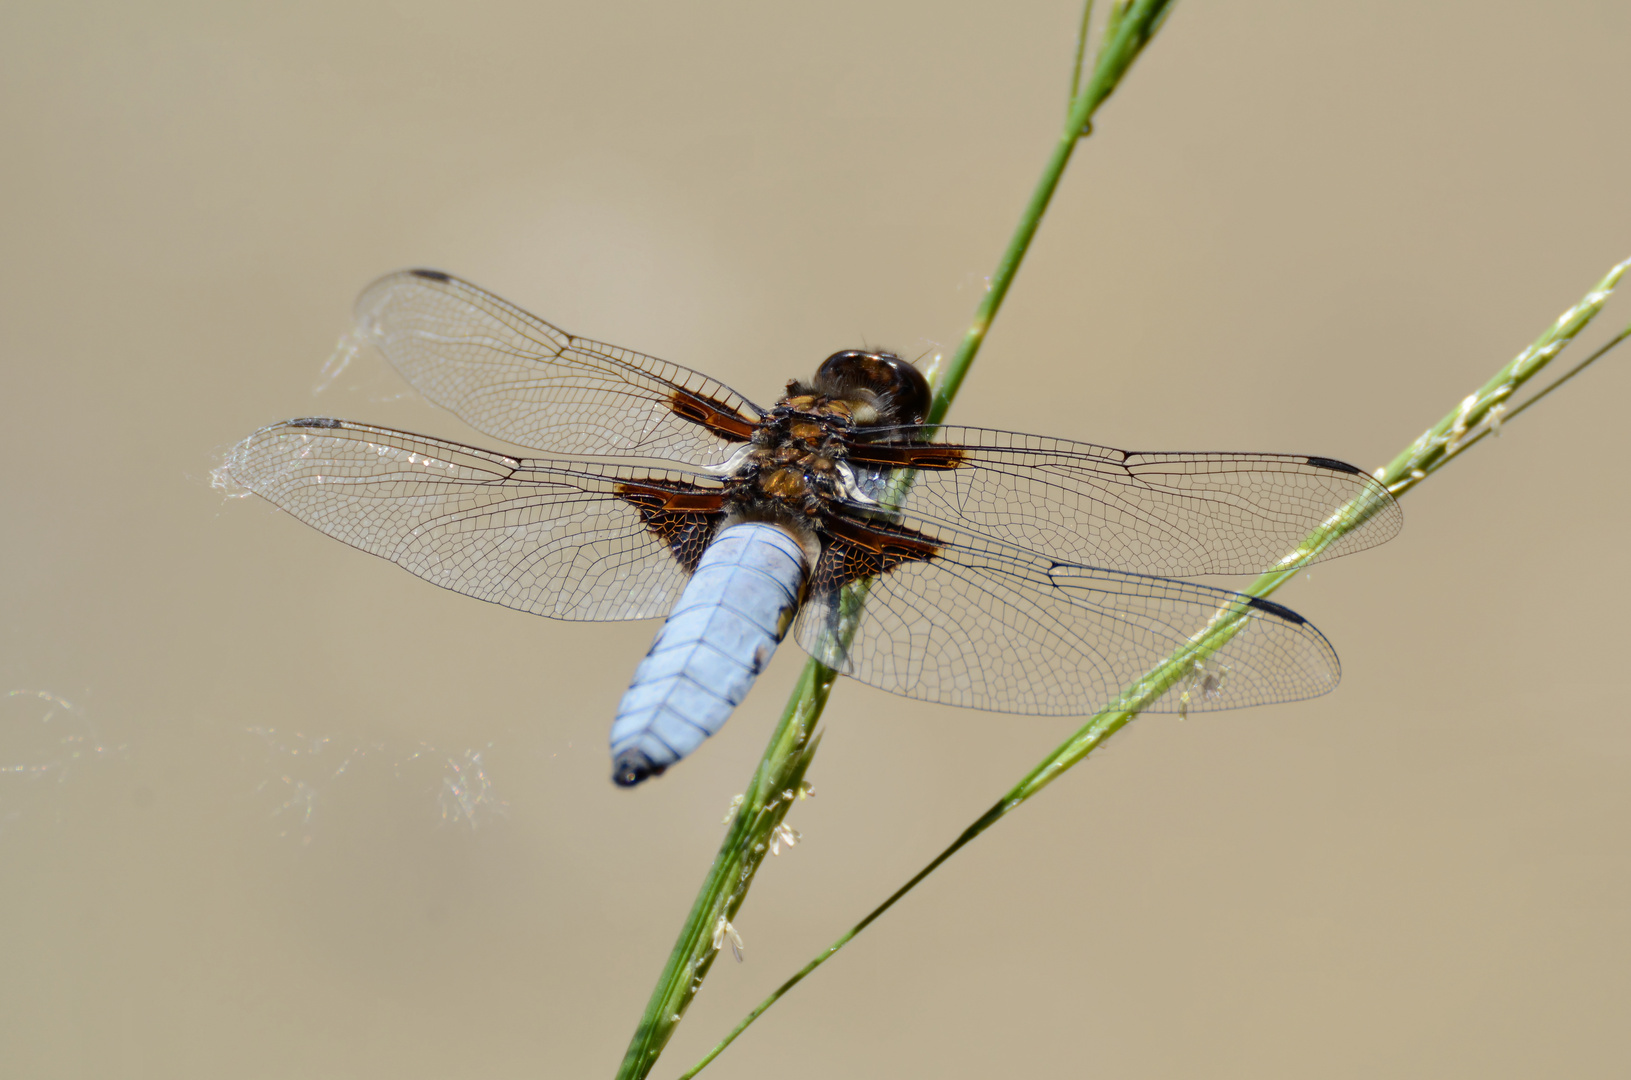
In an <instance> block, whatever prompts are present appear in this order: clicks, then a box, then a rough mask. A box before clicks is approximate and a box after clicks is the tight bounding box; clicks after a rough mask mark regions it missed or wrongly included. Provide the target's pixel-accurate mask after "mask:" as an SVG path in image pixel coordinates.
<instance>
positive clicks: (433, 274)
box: [408, 269, 453, 281]
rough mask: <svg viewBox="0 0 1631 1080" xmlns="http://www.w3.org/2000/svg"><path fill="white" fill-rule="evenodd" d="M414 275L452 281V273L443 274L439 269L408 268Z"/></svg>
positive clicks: (432, 279)
mask: <svg viewBox="0 0 1631 1080" xmlns="http://www.w3.org/2000/svg"><path fill="white" fill-rule="evenodd" d="M408 273H410V274H412V275H413V276H414V277H422V278H429V279H430V280H431V281H452V280H453V275H451V274H444V273H442V272H441V271H440V270H417V269H416V270H409V271H408Z"/></svg>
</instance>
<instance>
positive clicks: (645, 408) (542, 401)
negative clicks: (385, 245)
mask: <svg viewBox="0 0 1631 1080" xmlns="http://www.w3.org/2000/svg"><path fill="white" fill-rule="evenodd" d="M356 318H357V328H358V332H359V334H360V335H361V336H362V338H363V339H364V340H366V341H369V342H372V343H373V344H375V345H377V346H378V347H379V348H380V349H381V351H383V352H384V353H385V356H386V358H387V359H389V360H390V362H391V363H392V365H394V366H395V367H396V369H397V370H398V371H400V372H401V373H402V374H403V376H404V377H406V378H407V380H408V381H409V382H411V383H412V384H413V385H414V386H415V387H417V388H418V389H419V390H420V391H421V392H422V393H423V394H424V395H425V396H426V397H427V398H429V399H430V400H431V401H433V402H435V403H436V404H438V405H440V406H442V407H443V408H446V409H448V410H449V411H451V412H453V413H455V414H456V415H458V416H459V417H460V418H461V419H462V420H464V421H465V422H466V423H468V424H469V425H470V426H471V427H474V428H476V429H477V430H480V431H484V432H486V433H487V434H489V435H492V436H495V437H496V438H500V439H503V440H505V441H506V442H510V443H514V444H515V445H518V446H525V447H531V448H534V449H538V450H543V451H545V452H547V453H552V454H582V455H589V456H598V457H609V456H617V455H627V456H639V457H653V458H666V459H669V460H672V461H677V462H680V463H683V464H688V465H699V466H708V465H718V464H720V463H721V462H723V461H725V460H726V459H728V458H729V457H730V454H731V453H732V451H733V450H734V449H735V448H736V444H739V443H741V442H743V441H745V440H746V439H747V438H748V436H749V435H750V434H751V433H752V429H753V425H754V424H755V423H757V422H758V419H759V417H760V416H761V415H762V413H761V410H760V409H759V408H758V407H757V406H755V405H753V404H752V403H750V402H748V401H747V400H746V399H745V398H743V397H742V396H741V395H739V394H737V393H736V392H735V391H733V390H731V389H730V388H729V387H728V386H725V385H724V384H723V383H720V382H716V381H715V380H713V379H710V378H708V377H707V376H705V375H702V374H700V373H698V372H695V371H691V370H690V369H688V368H683V367H680V366H679V365H678V364H670V363H668V362H666V361H663V360H658V359H656V358H655V357H650V356H643V355H641V354H640V353H636V352H633V351H631V350H628V349H622V348H618V347H616V346H613V345H603V344H601V343H599V342H594V341H589V340H588V339H586V338H578V337H573V336H572V335H570V334H568V333H566V332H565V331H563V330H560V329H558V328H556V327H554V326H551V325H550V324H549V323H547V322H545V321H543V320H542V319H540V318H538V317H537V316H535V315H531V314H529V313H528V312H526V311H523V310H522V309H521V308H519V307H516V306H515V305H514V304H511V303H509V302H508V301H506V300H501V299H499V298H498V297H497V296H494V295H493V294H492V293H489V292H487V291H486V290H484V289H480V288H477V287H476V286H474V285H471V284H470V283H469V282H466V281H462V280H460V279H459V278H456V277H453V276H452V275H450V274H444V273H442V272H440V271H435V270H404V271H402V272H400V273H396V274H391V275H389V276H387V277H383V278H381V279H380V280H378V281H376V282H374V283H373V284H372V285H370V286H369V287H368V288H367V289H365V290H364V291H363V294H362V296H361V297H359V298H358V300H357V310H356Z"/></svg>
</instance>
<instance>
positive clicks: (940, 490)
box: [850, 428, 1403, 577]
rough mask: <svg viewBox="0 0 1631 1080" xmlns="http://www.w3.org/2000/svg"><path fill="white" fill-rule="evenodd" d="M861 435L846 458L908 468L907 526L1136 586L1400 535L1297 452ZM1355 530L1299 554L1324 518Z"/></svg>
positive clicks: (1372, 492)
mask: <svg viewBox="0 0 1631 1080" xmlns="http://www.w3.org/2000/svg"><path fill="white" fill-rule="evenodd" d="M925 432H926V429H922V428H918V429H910V428H904V429H893V430H880V431H878V432H876V433H871V434H870V437H871V438H876V439H880V440H882V439H887V440H888V441H887V442H880V443H877V444H873V445H868V444H867V441H866V439H867V437H868V436H867V435H863V436H862V437H860V438H858V439H857V441H856V442H855V443H853V444H852V446H851V451H850V453H851V458H852V461H854V462H855V463H856V464H857V465H863V466H864V465H867V464H870V465H871V466H872V468H873V469H874V474H875V475H876V476H878V477H880V478H881V477H883V476H886V475H887V474H888V472H889V471H890V469H891V466H893V467H901V466H915V467H916V468H917V473H916V476H915V477H914V478H913V483H912V486H911V490H910V491H909V493H908V494H907V496H906V500H905V505H904V516H903V520H905V521H906V522H908V523H911V524H916V525H918V526H919V527H922V528H924V529H927V530H929V531H931V532H933V531H935V530H937V529H939V528H941V527H945V526H952V527H960V528H962V529H965V530H968V531H970V532H975V533H979V534H981V535H985V536H989V537H991V538H993V539H995V540H999V541H1002V542H1004V543H1009V544H1014V545H1017V546H1020V547H1025V548H1029V549H1032V550H1035V551H1045V552H1048V553H1049V554H1051V555H1053V556H1055V557H1056V558H1058V559H1061V560H1064V561H1068V562H1078V563H1084V564H1088V565H1092V566H1102V567H1113V568H1115V569H1117V570H1123V571H1127V572H1129V573H1135V574H1152V575H1156V576H1162V577H1192V576H1197V575H1203V574H1256V573H1261V572H1263V571H1266V570H1271V569H1275V568H1278V567H1290V566H1304V565H1308V564H1310V563H1314V562H1318V561H1320V560H1322V559H1329V558H1334V557H1336V556H1338V555H1346V554H1349V553H1351V552H1355V551H1361V550H1363V549H1365V548H1368V547H1373V546H1375V545H1377V544H1380V543H1382V542H1383V541H1386V540H1388V539H1390V538H1391V537H1392V536H1393V535H1394V534H1395V533H1397V532H1398V531H1399V529H1400V527H1401V526H1402V524H1403V515H1402V514H1401V513H1400V511H1399V507H1398V504H1397V503H1396V502H1394V500H1393V497H1392V496H1391V495H1389V494H1388V493H1387V490H1386V489H1385V488H1383V487H1382V485H1381V484H1380V483H1378V482H1377V481H1376V480H1375V479H1374V478H1373V477H1371V476H1369V475H1367V474H1366V473H1365V472H1364V471H1363V470H1360V469H1358V468H1355V467H1354V466H1352V465H1348V464H1345V463H1343V462H1340V461H1336V460H1333V459H1331V458H1322V457H1312V456H1309V455H1301V454H1245V453H1241V454H1236V453H1134V452H1129V451H1125V450H1115V449H1111V448H1109V447H1102V446H1094V445H1092V444H1090V443H1080V442H1072V441H1070V440H1066V439H1050V438H1045V437H1042V436H1038V435H1024V434H1020V433H1017V432H1011V431H993V430H987V429H982V428H944V429H941V430H940V435H941V436H943V437H944V438H945V439H946V440H947V441H946V442H942V443H921V442H919V443H918V444H917V445H901V444H902V443H907V444H910V443H911V442H912V441H913V440H914V439H917V438H922V437H923V434H924V433H925ZM1342 517H1346V518H1348V519H1351V520H1355V521H1357V522H1358V527H1357V528H1355V529H1354V530H1353V531H1351V532H1349V533H1347V534H1346V535H1344V536H1342V537H1341V538H1340V539H1338V540H1337V541H1336V542H1334V543H1332V544H1331V545H1329V546H1328V547H1325V548H1321V549H1319V550H1308V549H1304V548H1302V546H1301V545H1302V544H1303V541H1304V540H1305V538H1306V537H1307V536H1308V535H1309V534H1310V533H1311V532H1312V531H1313V530H1315V529H1317V528H1318V527H1319V526H1320V525H1322V524H1324V523H1325V522H1327V521H1328V520H1331V519H1333V518H1342Z"/></svg>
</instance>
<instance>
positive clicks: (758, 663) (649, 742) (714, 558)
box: [611, 522, 809, 786]
mask: <svg viewBox="0 0 1631 1080" xmlns="http://www.w3.org/2000/svg"><path fill="white" fill-rule="evenodd" d="M808 573H809V566H808V562H807V560H806V556H805V553H804V549H803V547H802V546H801V545H800V544H799V542H798V541H797V540H795V539H794V538H793V537H792V536H791V535H790V534H789V533H787V532H786V531H784V530H782V529H780V528H777V527H776V526H774V525H767V524H763V523H760V522H747V523H743V524H739V525H730V526H727V527H726V528H724V529H722V530H720V532H719V535H718V536H716V537H715V538H714V541H713V543H711V544H709V545H708V547H707V549H706V550H705V551H704V552H703V553H702V558H701V561H700V562H698V564H697V568H696V572H695V573H694V574H692V576H691V580H690V582H689V583H688V584H687V585H686V587H685V592H684V593H683V594H682V595H681V596H680V600H679V603H677V604H676V605H674V610H673V612H672V613H671V614H670V615H669V616H668V620H667V621H666V622H664V623H663V627H662V629H661V630H659V631H657V638H656V640H655V641H653V642H652V643H651V651H650V652H648V653H646V657H645V659H644V660H642V661H640V666H639V667H638V668H636V669H635V672H634V680H633V682H631V683H630V684H629V689H628V691H627V692H626V693H625V694H624V695H623V701H622V703H621V704H620V705H619V706H618V709H617V719H616V720H614V721H613V722H612V735H611V742H612V778H613V779H614V780H616V781H617V782H618V783H619V784H622V785H625V786H629V785H633V784H638V783H639V782H640V781H641V780H644V779H646V778H647V777H649V776H655V775H657V774H659V773H661V772H662V771H663V770H664V769H666V768H668V766H670V765H672V764H674V763H675V762H676V761H678V760H680V758H683V757H685V756H686V755H687V754H689V753H691V752H692V751H693V750H695V749H696V748H697V747H699V746H701V745H702V740H704V739H706V738H707V737H708V736H710V735H712V734H714V733H715V732H717V731H718V730H719V729H720V727H721V726H723V725H724V723H725V721H726V720H727V719H728V718H729V717H730V715H731V712H732V711H733V710H735V708H736V707H737V706H738V705H740V704H741V703H742V699H743V698H745V697H746V696H747V693H748V691H749V690H750V689H751V688H752V687H753V680H754V679H756V678H758V675H759V672H760V671H762V670H764V667H765V665H766V664H768V663H769V662H770V658H771V656H773V655H774V654H775V652H776V646H777V645H778V644H780V643H781V640H782V638H783V637H784V636H785V635H786V633H787V627H788V624H789V623H790V622H791V621H792V618H793V615H794V613H795V612H797V610H798V605H799V597H800V594H801V593H802V592H803V590H804V580H805V578H806V576H807V575H808Z"/></svg>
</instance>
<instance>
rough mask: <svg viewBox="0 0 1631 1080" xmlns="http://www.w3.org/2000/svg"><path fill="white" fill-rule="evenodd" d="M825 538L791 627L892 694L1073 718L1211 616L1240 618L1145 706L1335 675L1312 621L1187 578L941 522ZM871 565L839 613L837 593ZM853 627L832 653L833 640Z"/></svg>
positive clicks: (1224, 699) (1236, 696) (1210, 699)
mask: <svg viewBox="0 0 1631 1080" xmlns="http://www.w3.org/2000/svg"><path fill="white" fill-rule="evenodd" d="M851 532H852V536H851V537H850V538H838V539H836V540H835V541H834V542H833V543H831V544H829V546H828V548H827V549H826V551H825V552H824V553H823V555H822V561H821V563H820V564H818V566H817V569H816V574H815V577H814V578H813V580H812V582H811V588H810V598H809V600H808V601H806V603H805V606H804V608H803V609H802V610H801V612H800V614H799V618H798V622H797V624H796V626H795V635H796V637H797V640H798V642H799V644H800V645H801V646H803V648H804V649H805V650H806V651H807V652H809V653H810V654H811V655H812V656H814V657H816V658H817V659H818V660H820V661H822V662H823V663H825V664H827V665H828V666H829V667H832V668H835V669H837V670H838V671H841V672H843V673H844V674H846V675H849V676H851V677H853V678H855V679H858V680H860V681H861V682H864V683H867V684H868V685H871V686H876V687H878V688H880V689H883V690H888V691H890V692H891V693H895V694H902V695H904V696H906V697H911V698H918V699H920V700H923V701H933V702H938V703H941V704H945V705H959V706H964V707H968V708H976V709H993V710H996V711H999V712H1013V713H1031V714H1046V715H1067V716H1069V715H1082V714H1087V713H1092V712H1095V711H1096V710H1098V709H1100V708H1102V707H1104V706H1105V705H1107V704H1109V703H1110V702H1111V701H1112V700H1113V699H1114V698H1115V697H1116V695H1118V694H1119V693H1120V692H1121V690H1122V689H1123V688H1124V687H1126V686H1128V685H1129V684H1131V683H1133V682H1134V681H1135V680H1137V679H1138V678H1140V677H1141V676H1142V675H1143V674H1144V673H1145V672H1147V671H1148V670H1149V669H1150V668H1152V667H1154V666H1155V664H1156V663H1157V662H1159V661H1160V660H1161V659H1163V658H1164V657H1166V656H1168V655H1169V654H1171V653H1172V652H1174V651H1175V650H1177V649H1178V648H1180V647H1181V646H1183V645H1184V644H1185V643H1186V642H1187V641H1189V640H1190V638H1191V636H1192V635H1194V634H1196V633H1198V632H1200V631H1202V630H1204V629H1205V628H1206V626H1207V624H1208V621H1209V620H1210V619H1211V618H1212V617H1213V616H1214V615H1215V614H1216V613H1217V612H1218V611H1219V610H1220V609H1224V608H1229V607H1231V606H1232V605H1235V604H1245V605H1247V610H1248V619H1247V625H1246V626H1245V628H1244V629H1242V630H1241V631H1240V633H1239V634H1237V635H1236V636H1235V637H1234V638H1233V639H1232V640H1231V641H1230V642H1229V643H1228V644H1227V645H1226V646H1224V648H1223V649H1221V650H1220V651H1219V652H1218V653H1217V654H1216V656H1214V657H1213V658H1212V659H1211V660H1209V661H1207V662H1206V663H1205V665H1203V666H1202V667H1200V668H1197V669H1196V670H1195V671H1193V672H1192V673H1191V675H1190V677H1188V678H1186V679H1185V680H1184V681H1183V682H1182V683H1180V684H1179V685H1177V686H1175V687H1173V688H1172V689H1171V690H1170V691H1169V692H1168V693H1167V694H1166V695H1165V696H1164V697H1163V698H1162V699H1161V700H1160V701H1159V702H1158V703H1157V704H1156V705H1154V706H1153V707H1152V708H1151V709H1150V710H1148V711H1153V712H1177V711H1184V710H1192V711H1202V710H1209V709H1232V708H1242V707H1245V706H1248V705H1262V704H1268V703H1271V702H1279V701H1295V700H1298V699H1301V698H1307V697H1314V696H1317V695H1319V694H1323V693H1326V692H1327V691H1329V690H1331V689H1333V688H1334V687H1335V686H1336V684H1337V680H1338V678H1339V675H1340V667H1339V665H1338V663H1337V657H1336V652H1335V651H1334V650H1333V649H1332V648H1331V644H1330V642H1328V641H1327V640H1326V639H1325V636H1324V635H1323V634H1321V633H1320V632H1319V631H1318V630H1316V629H1314V627H1313V626H1312V625H1311V624H1309V623H1308V622H1307V621H1305V620H1304V619H1303V618H1302V617H1301V616H1299V615H1297V614H1296V613H1295V612H1292V611H1290V610H1288V609H1286V608H1283V607H1281V606H1280V605H1278V604H1272V603H1269V602H1267V601H1261V600H1249V599H1248V598H1246V597H1242V596H1240V595H1239V594H1237V593H1232V592H1229V591H1227V590H1224V589H1215V588H1211V587H1209V586H1206V585H1199V584H1195V583H1193V582H1187V581H1172V580H1168V579H1165V578H1157V577H1146V576H1141V575H1137V574H1126V573H1120V572H1117V571H1113V570H1100V569H1094V568H1092V567H1086V566H1074V565H1068V564H1061V563H1058V562H1055V561H1054V560H1052V559H1050V558H1047V557H1046V556H1043V555H1038V554H1036V553H1034V552H1029V551H1025V550H1023V549H1020V548H1016V547H1011V546H1009V545H1006V544H999V543H994V542H990V541H986V540H983V539H980V538H978V537H974V536H970V535H968V534H966V533H961V532H957V531H950V532H947V533H944V534H942V535H941V536H938V537H936V538H934V540H932V541H930V540H928V539H927V538H924V537H922V536H921V535H920V534H915V533H910V532H905V531H901V532H894V533H892V532H891V531H889V530H885V529H880V530H876V531H868V530H857V529H853V528H852V529H851ZM865 572H873V573H880V576H878V577H876V578H875V579H874V580H872V581H871V583H870V585H869V587H867V595H866V599H865V604H864V606H863V607H862V608H861V609H860V613H859V616H858V617H857V616H856V615H855V614H854V608H855V605H854V603H853V599H849V598H846V594H845V591H844V590H843V589H842V586H843V585H844V584H846V583H847V582H848V581H850V580H853V579H854V578H855V577H857V576H859V575H861V574H862V573H865ZM846 621H849V622H850V623H852V624H853V634H854V636H853V638H852V639H851V642H850V644H849V647H848V649H847V650H844V649H841V648H840V647H839V646H838V645H837V644H836V642H838V641H841V640H842V635H843V633H844V632H845V631H846V630H847V629H848V627H846V625H845V623H846Z"/></svg>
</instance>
